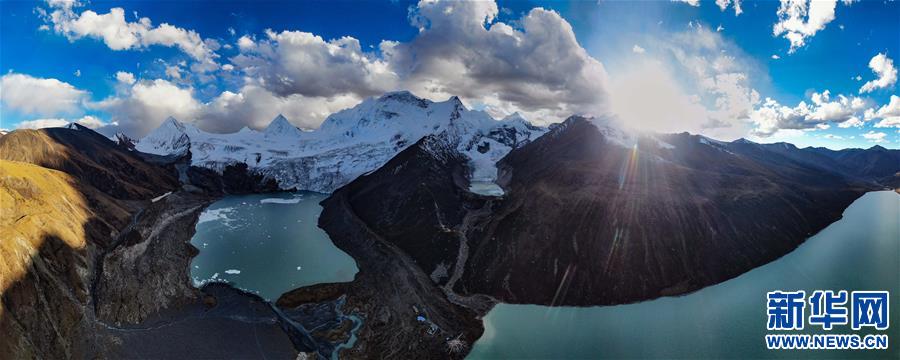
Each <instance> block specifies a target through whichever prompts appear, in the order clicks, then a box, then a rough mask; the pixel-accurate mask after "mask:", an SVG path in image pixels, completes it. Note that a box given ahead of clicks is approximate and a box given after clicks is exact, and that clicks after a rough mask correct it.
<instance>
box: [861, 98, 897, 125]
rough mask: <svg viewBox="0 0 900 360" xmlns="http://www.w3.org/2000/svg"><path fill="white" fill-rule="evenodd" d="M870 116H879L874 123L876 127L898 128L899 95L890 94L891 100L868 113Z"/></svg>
mask: <svg viewBox="0 0 900 360" xmlns="http://www.w3.org/2000/svg"><path fill="white" fill-rule="evenodd" d="M868 115H869V117H871V118H873V119H874V118H880V119H881V121H879V122H878V123H876V124H875V127H877V128H886V127H894V128H900V96H897V95H891V101H890V102H889V103H888V104H887V105H884V106H882V107H881V108H879V109H878V110H877V111H873V112H872V113H870V114H868Z"/></svg>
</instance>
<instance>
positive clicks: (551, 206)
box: [323, 117, 896, 309]
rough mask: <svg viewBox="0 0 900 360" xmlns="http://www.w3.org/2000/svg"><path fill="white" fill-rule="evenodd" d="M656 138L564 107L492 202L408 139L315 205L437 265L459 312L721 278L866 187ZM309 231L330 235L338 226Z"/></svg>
mask: <svg viewBox="0 0 900 360" xmlns="http://www.w3.org/2000/svg"><path fill="white" fill-rule="evenodd" d="M658 138H659V139H661V140H663V141H665V142H666V143H668V144H671V145H673V146H674V148H670V147H669V146H666V145H663V144H661V143H659V142H658V141H657V140H656V138H652V137H642V138H640V139H639V141H638V146H637V147H635V148H626V147H623V146H620V145H618V144H615V143H613V142H612V141H610V140H609V138H607V136H605V135H604V134H603V133H602V132H601V131H599V129H598V128H597V127H596V126H595V125H594V124H593V123H591V122H590V121H589V120H587V119H584V118H578V117H573V118H571V119H569V120H567V121H566V122H565V123H563V124H560V125H559V126H555V127H554V128H553V130H551V131H550V132H549V133H548V134H546V135H544V136H542V137H540V138H538V139H537V140H535V141H533V142H531V143H529V144H527V145H525V146H523V147H521V148H519V149H516V150H513V151H512V152H511V153H510V154H509V155H507V156H506V157H505V158H504V159H503V160H502V161H501V162H500V163H499V164H498V167H499V169H500V174H499V175H500V176H499V178H500V180H499V183H500V184H501V185H502V186H503V188H504V190H505V191H506V194H505V195H504V196H503V197H502V198H499V199H485V198H482V197H479V196H475V195H473V194H469V193H467V192H466V191H464V190H462V189H465V188H466V187H465V184H462V183H460V182H459V181H455V182H454V181H449V180H448V179H453V176H454V175H453V173H451V172H448V171H447V170H444V171H443V172H441V171H435V170H434V169H432V166H431V164H432V163H431V162H430V161H429V160H428V158H429V157H431V158H434V159H438V158H453V157H454V155H453V154H452V151H451V153H447V152H443V153H433V152H429V151H421V149H420V150H419V151H418V152H417V153H416V154H415V157H418V158H419V160H417V161H416V162H412V163H408V164H407V163H403V166H396V167H393V168H392V167H390V166H385V167H384V168H382V169H380V170H379V171H376V172H375V173H373V174H372V175H370V176H365V177H361V178H359V179H357V180H356V181H354V182H352V183H351V184H349V185H348V186H346V187H344V188H342V189H341V190H340V191H338V192H336V193H335V195H334V196H333V198H344V199H346V200H345V201H338V200H333V199H329V200H327V201H325V202H324V203H323V204H324V205H325V214H330V215H332V216H333V215H334V214H337V213H339V212H341V211H343V212H352V213H354V214H356V215H357V216H358V218H359V219H360V220H361V221H362V222H363V223H364V224H365V226H366V227H367V228H368V229H369V230H370V231H372V232H373V233H375V234H376V236H377V237H378V238H379V239H381V241H382V242H384V243H389V244H391V245H393V246H396V247H397V248H399V249H402V250H403V251H404V253H406V254H407V255H408V256H410V257H411V258H412V260H413V261H415V262H416V264H417V265H418V266H419V267H420V268H421V269H422V270H423V272H424V273H428V274H434V272H436V271H438V270H439V269H438V267H439V265H441V264H443V265H447V266H446V267H447V268H448V269H449V270H448V273H449V274H448V276H447V277H439V276H438V277H434V278H435V281H436V283H438V284H440V285H443V286H445V287H448V289H445V290H447V294H448V296H449V297H450V298H453V299H454V301H455V302H457V303H460V304H466V305H467V306H470V307H471V308H473V309H475V308H480V307H479V304H480V303H483V302H479V301H477V300H476V301H473V299H483V298H484V297H483V295H488V296H489V297H492V298H494V299H496V300H499V301H504V302H512V303H537V304H552V305H600V304H619V303H628V302H634V301H639V300H646V299H652V298H656V297H659V296H663V295H676V294H683V293H686V292H690V291H693V290H696V289H699V288H701V287H704V286H707V285H711V284H715V283H718V282H721V281H724V280H727V279H730V278H732V277H734V276H737V275H739V274H741V273H743V272H745V271H747V270H750V269H752V268H754V267H757V266H759V265H762V264H765V263H767V262H769V261H772V260H774V259H776V258H778V257H780V256H782V255H784V254H786V253H787V252H790V251H791V250H792V249H794V248H795V247H796V246H797V245H799V244H800V243H802V242H803V241H804V240H805V239H806V238H807V237H809V236H811V235H812V234H814V233H816V232H818V231H819V230H821V229H822V228H824V227H825V226H827V225H828V224H830V223H832V222H834V221H835V220H837V219H839V218H840V217H841V214H842V212H843V210H844V209H845V208H846V207H847V206H848V205H849V204H850V203H852V202H853V201H854V200H855V199H856V198H858V197H859V196H861V195H862V194H863V193H865V192H866V191H870V190H874V189H878V188H880V186H879V185H877V184H874V183H872V182H870V181H867V180H866V179H868V178H865V177H864V176H848V175H846V174H845V173H844V172H843V171H835V170H834V169H827V168H824V167H823V166H819V165H816V166H813V165H812V164H810V163H809V162H804V161H798V160H796V159H792V158H790V157H788V156H784V155H779V154H778V153H776V152H773V151H766V150H765V149H764V148H763V149H762V150H760V151H763V152H761V153H754V152H751V151H746V150H741V149H740V147H739V146H738V145H737V144H729V143H721V142H716V141H714V140H709V139H705V138H702V137H699V136H692V135H688V134H676V135H669V136H660V137H658ZM436 155H437V156H436ZM405 156H408V157H409V156H411V155H408V154H407V155H405ZM392 161H393V160H392ZM432 161H433V160H432ZM410 166H413V168H409V167H410ZM894 171H896V170H894ZM426 190H427V191H426ZM413 193H415V194H416V195H411V194H413ZM435 194H440V195H435ZM328 221H329V222H332V221H336V219H334V218H333V217H329V218H328ZM323 227H324V228H325V229H326V230H327V231H328V232H329V234H330V235H331V236H332V239H335V241H336V242H339V241H341V240H338V239H343V238H345V237H346V235H342V234H341V233H340V232H339V231H337V229H335V227H334V226H327V223H326V222H323ZM412 228H415V230H404V229H412ZM343 241H346V240H343ZM460 244H465V245H466V247H467V248H466V249H463V248H462V247H460V246H459V245H460ZM454 248H455V249H454ZM457 250H458V251H457ZM463 254H464V256H463ZM457 261H459V262H461V263H463V264H464V271H461V273H458V274H457V272H459V271H458V270H456V269H455V268H454V267H455V265H456V262H457ZM454 275H455V276H454ZM453 277H458V281H456V282H452V280H450V281H449V283H448V280H447V279H448V278H450V279H452V278H453Z"/></svg>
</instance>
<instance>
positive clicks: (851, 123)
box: [838, 116, 865, 129]
mask: <svg viewBox="0 0 900 360" xmlns="http://www.w3.org/2000/svg"><path fill="white" fill-rule="evenodd" d="M863 124H865V123H864V122H862V121H861V120H859V118H858V117H856V116H851V117H850V118H849V119H847V120H845V121H842V122H840V123H838V127H839V128H843V129H846V128H850V127H862V126H863Z"/></svg>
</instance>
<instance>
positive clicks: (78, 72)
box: [73, 69, 81, 77]
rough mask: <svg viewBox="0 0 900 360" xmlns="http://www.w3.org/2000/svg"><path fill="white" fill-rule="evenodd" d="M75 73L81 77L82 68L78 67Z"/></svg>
mask: <svg viewBox="0 0 900 360" xmlns="http://www.w3.org/2000/svg"><path fill="white" fill-rule="evenodd" d="M73 75H75V77H81V70H79V69H76V70H75V73H74V74H73Z"/></svg>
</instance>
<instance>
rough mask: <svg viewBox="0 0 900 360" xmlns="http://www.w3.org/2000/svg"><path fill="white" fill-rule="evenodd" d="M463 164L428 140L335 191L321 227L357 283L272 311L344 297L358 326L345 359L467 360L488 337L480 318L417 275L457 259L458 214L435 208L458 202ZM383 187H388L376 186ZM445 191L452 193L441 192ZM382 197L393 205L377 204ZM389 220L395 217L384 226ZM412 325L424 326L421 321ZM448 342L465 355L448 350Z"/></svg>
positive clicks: (306, 294) (320, 288)
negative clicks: (351, 263) (354, 269)
mask: <svg viewBox="0 0 900 360" xmlns="http://www.w3.org/2000/svg"><path fill="white" fill-rule="evenodd" d="M464 164H465V159H464V158H462V157H460V156H459V155H458V154H456V153H455V151H452V150H451V146H450V145H449V144H447V143H446V142H444V141H443V139H440V138H438V137H435V136H428V137H425V138H423V139H422V140H420V141H419V142H417V143H416V144H414V145H412V146H410V147H408V148H407V149H405V150H403V151H401V152H400V153H399V154H398V155H397V156H395V157H394V158H393V159H391V160H390V161H389V162H388V163H387V164H385V165H384V166H383V167H381V168H379V169H378V170H376V171H374V172H372V173H371V174H368V175H363V176H362V177H360V179H364V180H361V181H355V182H353V183H351V184H349V185H347V186H345V187H343V188H341V189H339V190H337V191H336V192H335V193H334V194H332V196H331V197H329V198H328V199H326V200H325V201H323V202H322V205H323V207H324V210H323V212H322V215H321V216H320V218H319V226H320V227H322V228H323V229H325V231H326V232H328V234H329V236H330V237H331V239H332V241H334V243H335V245H337V246H338V247H339V248H340V249H341V250H343V251H345V252H347V253H348V254H350V255H351V256H352V257H353V258H354V259H356V261H357V266H358V267H359V273H357V276H356V279H354V281H353V282H351V283H347V284H326V285H317V286H313V287H307V288H301V289H297V290H294V291H292V292H289V293H287V294H285V295H284V296H282V298H281V299H279V300H278V305H279V306H280V307H283V308H286V309H290V308H295V307H297V306H300V305H301V304H303V303H306V302H308V301H317V300H321V299H330V298H333V297H336V296H340V295H345V296H346V306H347V308H348V309H350V310H351V311H352V312H354V313H356V314H358V315H359V316H361V317H362V318H364V322H363V325H362V328H361V329H360V330H359V333H358V337H359V340H358V342H357V344H356V346H355V347H354V348H353V349H351V350H345V351H343V352H342V353H341V355H342V357H346V358H354V359H355V358H360V359H362V358H448V357H449V358H462V357H464V356H465V355H466V354H467V353H468V349H469V346H471V344H473V343H474V341H475V340H477V339H478V338H479V337H480V336H481V334H482V332H483V331H484V330H483V327H482V325H481V321H480V320H479V319H478V318H477V316H478V315H479V314H478V313H476V312H475V311H473V310H470V309H467V308H466V307H463V306H459V305H457V304H454V303H452V302H451V301H450V300H448V299H447V296H446V294H445V293H444V292H443V290H442V289H441V288H440V287H438V286H437V285H436V284H435V283H434V282H433V281H432V280H431V278H430V277H429V273H427V272H426V271H423V266H430V265H431V264H435V263H438V262H440V261H441V260H442V259H445V258H449V257H451V255H452V257H455V254H456V247H457V246H456V242H455V240H456V239H457V237H456V236H457V235H455V234H454V233H453V230H452V229H451V228H450V227H448V226H449V225H447V224H449V223H450V222H454V221H461V217H460V216H461V211H459V210H457V211H456V212H455V213H443V212H441V210H442V209H440V208H439V207H438V204H440V203H446V202H447V201H453V200H454V199H455V198H456V197H457V196H461V195H462V194H461V192H462V191H461V190H459V188H460V185H465V183H467V180H466V177H465V176H464V175H466V173H465V171H467V169H466V168H465V165H464ZM398 174H399V175H398ZM393 180H396V181H393ZM385 181H387V182H389V186H388V187H381V186H378V185H384V184H386V183H385ZM463 188H464V187H463ZM448 189H457V190H455V191H453V192H450V193H447V192H445V190H448ZM388 197H392V198H393V199H391V200H389V201H382V200H384V199H387V198H388ZM379 199H382V200H379ZM371 205H375V206H374V207H373V206H371ZM401 210H406V211H405V213H404V211H401ZM385 213H390V216H396V217H388V218H385V217H382V216H381V215H383V214H385ZM410 224H415V228H414V227H412V226H411V225H410ZM403 225H410V226H403ZM445 225H447V226H445ZM388 239H392V240H393V239H398V240H396V241H389V240H388ZM445 243H449V244H445ZM429 248H431V249H433V250H434V253H435V255H432V254H431V253H430V252H429V251H428V249H429ZM410 254H416V255H410ZM418 315H422V316H424V317H425V318H426V319H427V323H423V322H419V321H417V320H416V317H417V316H418ZM431 324H433V325H434V326H435V330H433V332H430V331H429V330H430V326H431ZM454 339H458V340H460V341H461V342H462V343H464V344H466V345H465V348H464V349H462V350H459V351H452V350H450V347H449V344H450V341H451V340H454Z"/></svg>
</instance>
